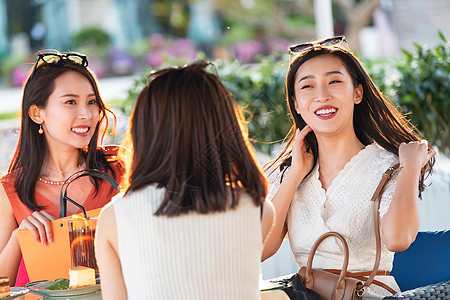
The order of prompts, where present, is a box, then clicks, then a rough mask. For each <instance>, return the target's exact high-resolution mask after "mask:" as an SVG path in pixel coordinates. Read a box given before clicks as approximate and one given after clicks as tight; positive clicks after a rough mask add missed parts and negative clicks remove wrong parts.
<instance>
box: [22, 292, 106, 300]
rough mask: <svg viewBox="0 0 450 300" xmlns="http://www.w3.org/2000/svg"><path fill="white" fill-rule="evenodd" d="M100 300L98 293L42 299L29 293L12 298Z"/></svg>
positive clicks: (26, 299) (24, 299) (27, 299)
mask: <svg viewBox="0 0 450 300" xmlns="http://www.w3.org/2000/svg"><path fill="white" fill-rule="evenodd" d="M40 299H42V300H101V299H102V294H101V292H100V291H98V292H95V293H93V294H88V295H80V296H71V297H49V296H47V297H44V296H39V295H35V294H33V293H31V292H28V293H26V294H25V295H22V296H19V297H17V298H14V300H40Z"/></svg>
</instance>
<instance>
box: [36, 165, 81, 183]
mask: <svg viewBox="0 0 450 300" xmlns="http://www.w3.org/2000/svg"><path fill="white" fill-rule="evenodd" d="M81 165H82V164H79V165H78V166H77V167H76V169H75V171H78V170H79V169H80V168H81ZM47 169H48V170H50V171H52V172H58V173H61V175H64V173H65V172H67V171H71V170H73V168H71V169H66V170H62V171H55V170H52V169H50V168H47ZM38 180H39V181H40V182H43V183H45V184H50V185H63V184H64V182H66V181H65V180H50V179H45V178H42V177H39V178H38ZM70 182H71V180H69V181H68V182H67V183H70Z"/></svg>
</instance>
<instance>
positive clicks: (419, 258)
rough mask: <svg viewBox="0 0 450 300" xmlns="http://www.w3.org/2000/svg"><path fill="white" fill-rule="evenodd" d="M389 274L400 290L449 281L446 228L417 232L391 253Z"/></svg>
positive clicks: (449, 240)
mask: <svg viewBox="0 0 450 300" xmlns="http://www.w3.org/2000/svg"><path fill="white" fill-rule="evenodd" d="M391 275H392V276H394V277H395V280H396V281H397V283H398V285H399V287H400V289H401V290H402V291H406V290H411V289H415V288H418V287H422V286H425V285H429V284H433V283H438V282H442V281H446V280H450V230H441V231H420V232H419V233H418V234H417V237H416V240H415V241H414V242H413V243H412V244H411V246H409V248H408V249H406V250H405V251H403V252H397V253H395V255H394V265H393V268H392V272H391Z"/></svg>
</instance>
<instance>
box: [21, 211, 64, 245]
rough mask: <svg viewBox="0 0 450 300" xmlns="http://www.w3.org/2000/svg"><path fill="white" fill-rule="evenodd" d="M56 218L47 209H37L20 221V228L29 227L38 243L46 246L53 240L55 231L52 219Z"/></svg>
mask: <svg viewBox="0 0 450 300" xmlns="http://www.w3.org/2000/svg"><path fill="white" fill-rule="evenodd" d="M53 220H55V218H54V217H53V216H51V215H50V214H49V213H47V212H46V211H43V210H41V211H35V212H33V213H32V214H31V215H30V216H28V217H27V218H26V219H23V221H22V222H21V223H20V225H19V228H18V230H23V229H28V230H29V231H31V233H32V234H33V236H34V238H35V239H36V241H37V242H38V243H42V245H44V246H46V245H47V242H50V243H51V242H53V232H52V227H51V224H50V221H53Z"/></svg>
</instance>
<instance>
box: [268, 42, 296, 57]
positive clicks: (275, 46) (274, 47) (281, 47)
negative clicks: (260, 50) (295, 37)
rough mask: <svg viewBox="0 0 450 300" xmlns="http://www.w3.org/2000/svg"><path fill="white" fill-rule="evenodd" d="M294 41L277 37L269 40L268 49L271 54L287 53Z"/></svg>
mask: <svg viewBox="0 0 450 300" xmlns="http://www.w3.org/2000/svg"><path fill="white" fill-rule="evenodd" d="M292 44H293V43H292V42H290V41H288V40H285V39H275V40H268V41H267V51H268V52H269V54H277V53H278V52H282V53H287V52H288V48H289V46H291V45H292Z"/></svg>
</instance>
